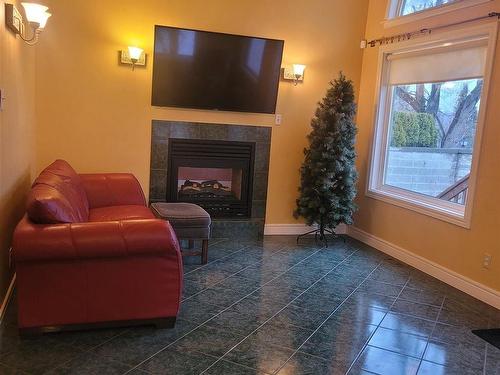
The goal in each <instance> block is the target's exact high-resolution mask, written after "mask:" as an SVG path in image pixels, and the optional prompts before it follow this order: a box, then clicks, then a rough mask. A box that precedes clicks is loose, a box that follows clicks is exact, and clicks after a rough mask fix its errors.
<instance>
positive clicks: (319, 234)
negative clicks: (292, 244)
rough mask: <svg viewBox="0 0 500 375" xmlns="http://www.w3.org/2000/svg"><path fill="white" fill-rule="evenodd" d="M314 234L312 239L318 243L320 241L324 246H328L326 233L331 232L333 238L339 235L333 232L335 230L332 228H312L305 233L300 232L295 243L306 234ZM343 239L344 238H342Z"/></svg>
mask: <svg viewBox="0 0 500 375" xmlns="http://www.w3.org/2000/svg"><path fill="white" fill-rule="evenodd" d="M312 234H314V239H315V241H316V242H318V243H322V244H324V245H325V247H328V239H327V237H326V236H327V234H331V235H332V236H333V238H338V237H339V235H338V234H337V233H335V231H333V230H330V229H326V228H323V230H321V229H314V230H311V231H309V232H307V233H304V234H300V235H298V236H297V244H298V243H299V241H300V239H301V238H302V237H306V236H309V235H312ZM344 241H345V240H344Z"/></svg>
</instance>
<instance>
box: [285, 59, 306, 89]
mask: <svg viewBox="0 0 500 375" xmlns="http://www.w3.org/2000/svg"><path fill="white" fill-rule="evenodd" d="M305 69H306V66H305V65H302V64H293V65H291V66H286V67H285V68H284V69H283V79H284V80H286V81H293V84H294V86H297V85H298V83H299V82H303V81H304V71H305Z"/></svg>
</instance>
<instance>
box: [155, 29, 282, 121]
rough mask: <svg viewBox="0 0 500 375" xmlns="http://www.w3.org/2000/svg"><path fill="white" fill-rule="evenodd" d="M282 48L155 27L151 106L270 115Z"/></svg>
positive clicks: (233, 37)
mask: <svg viewBox="0 0 500 375" xmlns="http://www.w3.org/2000/svg"><path fill="white" fill-rule="evenodd" d="M283 45H284V42H283V41H282V40H273V39H264V38H257V37H248V36H240V35H232V34H222V33H215V32H208V31H199V30H188V29H179V28H175V27H167V26H156V27H155V52H154V62H153V63H154V66H153V94H152V101H151V102H152V105H153V106H159V107H181V108H194V109H210V110H220V111H234V112H255V113H275V111H276V99H277V96H278V85H279V80H280V71H281V58H282V55H283Z"/></svg>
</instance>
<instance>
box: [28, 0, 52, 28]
mask: <svg viewBox="0 0 500 375" xmlns="http://www.w3.org/2000/svg"><path fill="white" fill-rule="evenodd" d="M21 5H22V6H23V8H24V12H25V13H26V18H27V19H28V22H34V23H38V24H39V25H40V28H41V29H43V28H44V27H45V25H46V24H47V20H48V19H49V17H50V13H47V10H48V9H49V8H48V7H46V6H44V5H40V4H35V3H21Z"/></svg>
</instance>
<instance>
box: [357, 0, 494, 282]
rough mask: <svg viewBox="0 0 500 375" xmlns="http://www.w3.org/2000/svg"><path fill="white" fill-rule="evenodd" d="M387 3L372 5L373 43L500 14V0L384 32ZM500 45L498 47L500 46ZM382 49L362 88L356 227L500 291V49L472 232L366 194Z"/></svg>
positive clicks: (369, 63) (372, 54)
mask: <svg viewBox="0 0 500 375" xmlns="http://www.w3.org/2000/svg"><path fill="white" fill-rule="evenodd" d="M386 7H387V1H382V0H371V1H370V5H369V11H368V21H367V29H366V34H367V38H368V39H374V38H378V37H381V36H383V35H392V34H394V33H399V32H401V31H414V30H419V29H422V28H424V27H431V26H433V25H435V24H437V23H448V22H455V21H459V20H463V19H467V18H473V17H476V16H482V15H486V14H487V13H488V12H491V11H493V10H496V11H498V9H499V8H500V0H495V1H492V2H490V3H488V4H485V5H481V6H476V7H474V8H468V9H467V10H464V11H459V12H456V13H454V14H453V15H446V16H440V17H435V18H433V19H429V20H428V21H424V22H420V23H418V24H409V25H406V26H403V27H398V28H391V29H384V28H383V25H382V24H381V22H382V20H383V19H384V17H385V11H386ZM497 44H498V43H497ZM377 56H378V49H377V48H371V49H367V50H366V51H365V53H364V57H363V70H362V78H361V80H362V84H361V94H360V98H359V113H358V125H359V129H360V133H359V137H358V143H357V148H358V153H359V159H358V166H359V169H360V172H361V176H360V177H361V178H360V190H361V194H360V196H359V199H358V201H359V206H360V209H359V213H358V214H357V215H356V226H357V227H358V228H360V229H362V230H364V231H365V232H368V233H370V234H372V235H374V236H376V237H379V238H381V239H383V240H386V241H388V242H390V243H393V244H395V245H398V246H401V247H402V248H404V249H407V250H410V251H412V252H414V253H415V254H418V255H420V256H422V257H425V258H427V259H429V260H431V261H434V262H436V263H438V264H440V265H442V266H445V267H447V268H449V269H451V270H453V271H455V272H458V273H460V274H461V275H464V276H466V277H469V278H471V279H473V280H475V281H478V282H480V283H483V284H485V285H487V286H489V287H491V288H494V289H496V290H500V243H499V240H498V233H499V230H500V214H499V213H500V197H499V195H498V187H499V186H500V168H499V167H498V155H499V154H498V150H499V149H500V127H499V126H498V119H499V118H500V107H499V106H498V103H499V102H500V46H497V51H496V63H495V66H494V71H493V75H492V81H491V86H490V95H489V99H488V110H487V118H486V126H485V131H484V133H483V145H482V149H481V155H480V167H479V178H478V181H477V190H476V196H475V202H474V212H473V216H472V227H471V229H470V230H468V229H464V228H461V227H458V226H455V225H452V224H448V223H445V222H442V221H439V220H437V219H433V218H431V217H428V216H425V215H422V214H418V213H416V212H413V211H410V210H406V209H403V208H399V207H396V206H393V205H390V204H387V203H384V202H381V201H378V200H375V199H371V198H367V197H365V195H364V189H365V187H366V176H367V171H368V167H369V166H368V162H369V153H370V151H371V140H372V131H373V125H374V100H375V85H376V82H375V80H376V75H377ZM484 253H490V254H492V255H493V263H492V265H491V268H490V270H489V271H486V270H483V269H482V260H483V256H484Z"/></svg>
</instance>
